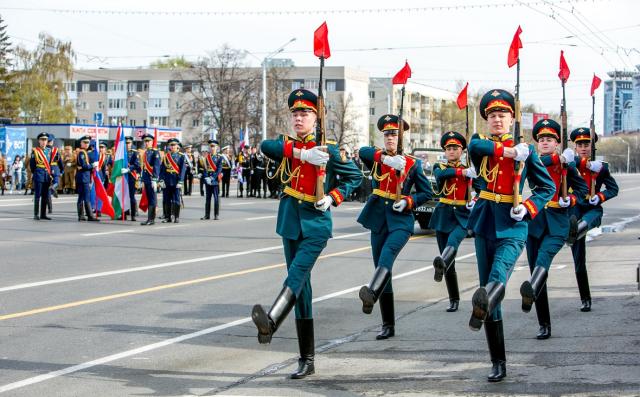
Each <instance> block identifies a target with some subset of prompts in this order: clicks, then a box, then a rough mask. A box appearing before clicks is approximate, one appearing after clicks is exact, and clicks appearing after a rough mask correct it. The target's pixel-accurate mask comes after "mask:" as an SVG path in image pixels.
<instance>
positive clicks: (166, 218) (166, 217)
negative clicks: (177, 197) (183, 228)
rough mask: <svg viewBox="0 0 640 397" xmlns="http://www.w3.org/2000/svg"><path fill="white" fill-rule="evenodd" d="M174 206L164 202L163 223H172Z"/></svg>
mask: <svg viewBox="0 0 640 397" xmlns="http://www.w3.org/2000/svg"><path fill="white" fill-rule="evenodd" d="M172 206H173V205H172V204H171V203H165V202H164V201H163V202H162V213H163V217H162V223H171V207H172Z"/></svg>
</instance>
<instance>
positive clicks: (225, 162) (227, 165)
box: [220, 146, 233, 197]
mask: <svg viewBox="0 0 640 397" xmlns="http://www.w3.org/2000/svg"><path fill="white" fill-rule="evenodd" d="M220 157H221V158H222V181H221V182H222V197H229V186H230V185H231V167H232V165H233V162H232V161H231V157H230V154H229V146H225V147H223V148H222V154H221V155H220Z"/></svg>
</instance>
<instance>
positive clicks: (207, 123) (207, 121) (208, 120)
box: [202, 115, 211, 127]
mask: <svg viewBox="0 0 640 397" xmlns="http://www.w3.org/2000/svg"><path fill="white" fill-rule="evenodd" d="M202 124H203V125H204V126H206V127H209V126H210V125H211V116H209V115H206V116H204V117H203V119H202Z"/></svg>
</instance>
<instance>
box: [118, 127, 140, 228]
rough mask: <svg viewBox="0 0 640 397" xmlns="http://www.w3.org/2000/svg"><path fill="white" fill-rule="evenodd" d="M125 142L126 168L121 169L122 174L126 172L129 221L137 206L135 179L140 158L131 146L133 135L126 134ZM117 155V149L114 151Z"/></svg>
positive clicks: (133, 218) (133, 217) (138, 174)
mask: <svg viewBox="0 0 640 397" xmlns="http://www.w3.org/2000/svg"><path fill="white" fill-rule="evenodd" d="M125 141H126V142H127V150H126V154H127V168H126V171H124V170H123V174H128V176H127V190H128V191H129V207H130V209H129V212H130V216H131V221H132V222H135V221H136V212H137V211H136V209H137V208H138V203H137V202H136V181H137V180H138V178H139V177H140V171H141V170H142V168H140V159H139V157H138V151H137V150H136V149H134V148H133V137H132V136H128V137H126V138H125ZM116 155H117V151H116Z"/></svg>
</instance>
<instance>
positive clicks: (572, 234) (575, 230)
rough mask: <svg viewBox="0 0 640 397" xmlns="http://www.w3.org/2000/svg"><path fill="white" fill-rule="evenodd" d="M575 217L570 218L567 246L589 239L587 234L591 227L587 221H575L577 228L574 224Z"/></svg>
mask: <svg viewBox="0 0 640 397" xmlns="http://www.w3.org/2000/svg"><path fill="white" fill-rule="evenodd" d="M574 219H575V215H572V216H571V218H569V235H568V236H567V245H570V246H571V245H573V244H575V242H576V241H578V240H580V239H583V238H585V237H587V232H588V231H589V225H588V224H587V222H585V221H582V220H580V221H578V220H577V219H576V220H575V226H574V224H573V223H572V222H574Z"/></svg>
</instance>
